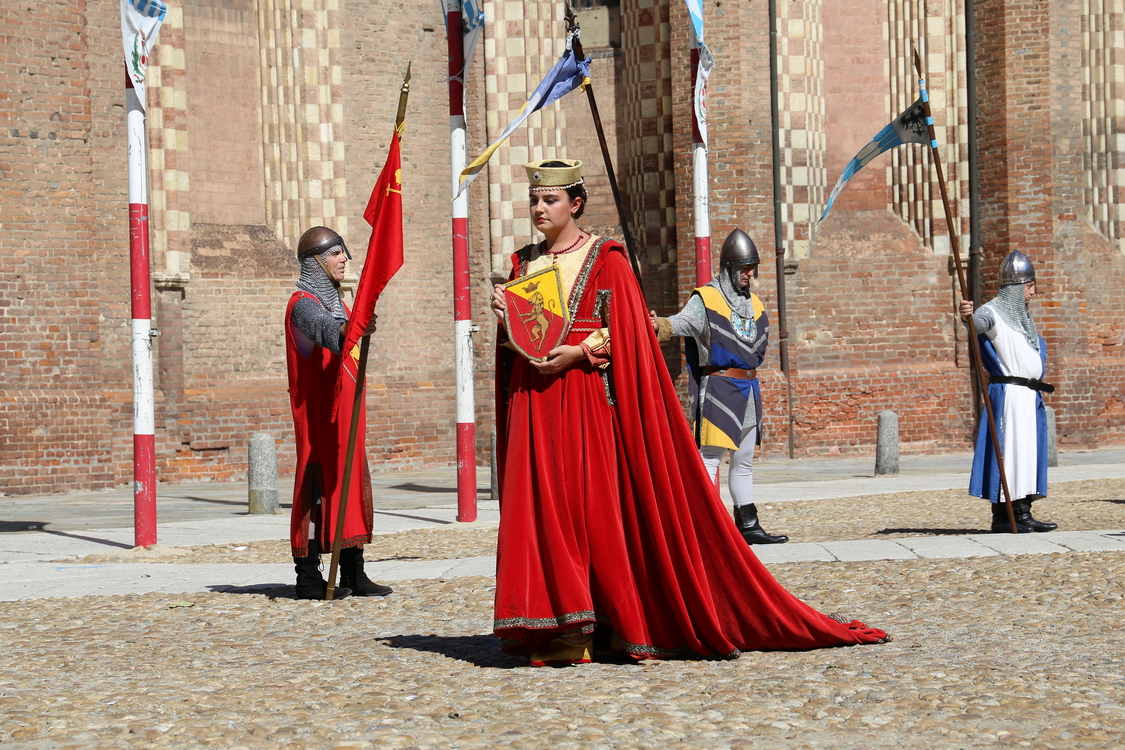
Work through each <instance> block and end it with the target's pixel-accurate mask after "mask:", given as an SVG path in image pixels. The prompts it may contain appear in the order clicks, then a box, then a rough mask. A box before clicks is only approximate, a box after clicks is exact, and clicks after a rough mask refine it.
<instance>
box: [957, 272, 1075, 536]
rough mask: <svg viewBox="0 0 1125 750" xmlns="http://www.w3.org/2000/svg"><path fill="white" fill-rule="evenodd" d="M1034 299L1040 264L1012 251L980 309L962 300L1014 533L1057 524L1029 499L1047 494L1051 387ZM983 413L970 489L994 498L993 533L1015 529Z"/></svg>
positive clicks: (1056, 526)
mask: <svg viewBox="0 0 1125 750" xmlns="http://www.w3.org/2000/svg"><path fill="white" fill-rule="evenodd" d="M1034 296H1035V268H1034V266H1032V264H1031V261H1030V260H1029V259H1028V257H1027V256H1026V255H1024V254H1023V253H1021V252H1019V251H1018V250H1013V251H1012V252H1011V253H1009V254H1008V257H1006V258H1005V259H1004V262H1003V263H1001V264H1000V291H999V292H998V293H997V294H996V296H995V297H993V298H992V300H991V301H989V302H988V303H986V304H984V305H981V307H980V309H979V310H977V311H976V312H974V311H973V303H972V302H971V301H969V300H964V301H962V302H961V319H962V320H964V321H965V322H968V321H969V319H970V318H971V319H972V321H973V328H974V329H975V331H976V334H977V337H978V339H979V341H980V352H981V360H982V364H983V365H984V369H985V370H986V371H987V372H988V375H989V386H988V396H989V399H991V401H992V413H993V414H994V415H995V417H996V420H997V424H996V431H997V436H998V438H999V441H1000V450H1001V453H1002V455H1003V458H1004V474H1005V476H1006V477H1007V480H1008V489H1009V490H1011V493H1012V500H1013V503H1012V510H1013V512H1014V514H1015V519H1016V531H1017V533H1020V534H1025V533H1028V532H1032V531H1054V530H1055V529H1057V528H1058V525H1057V524H1053V523H1046V522H1043V521H1038V520H1036V519H1035V518H1033V517H1032V515H1031V504H1032V503H1033V502H1034V501H1036V500H1038V499H1040V498H1043V497H1045V496H1046V494H1047V416H1046V411H1045V410H1044V408H1043V394H1044V393H1051V392H1052V391H1054V390H1055V389H1054V386H1051V385H1050V384H1048V383H1044V382H1043V379H1042V378H1043V374H1044V371H1045V369H1046V364H1047V346H1046V344H1045V342H1044V341H1043V337H1042V336H1040V335H1039V333H1038V332H1037V331H1036V329H1035V321H1033V320H1032V319H1031V315H1030V314H1029V313H1028V309H1027V303H1028V301H1029V300H1031V298H1032V297H1034ZM987 420H988V418H987V415H986V414H985V413H984V412H983V411H982V412H981V419H980V424H979V425H978V429H977V441H976V453H975V454H974V455H973V472H972V476H971V477H970V479H969V494H970V495H975V496H976V497H982V498H985V499H987V500H989V501H991V502H992V530H993V531H994V532H998V533H1011V531H1012V527H1011V523H1010V522H1009V520H1008V511H1007V508H1005V507H1004V505H1003V503H1002V502H1001V501H1002V500H1003V492H1002V490H1001V489H1000V469H999V466H998V465H997V461H996V455H995V452H994V451H993V448H992V439H991V437H990V436H989V430H988V421H987Z"/></svg>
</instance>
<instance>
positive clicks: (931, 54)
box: [886, 0, 969, 254]
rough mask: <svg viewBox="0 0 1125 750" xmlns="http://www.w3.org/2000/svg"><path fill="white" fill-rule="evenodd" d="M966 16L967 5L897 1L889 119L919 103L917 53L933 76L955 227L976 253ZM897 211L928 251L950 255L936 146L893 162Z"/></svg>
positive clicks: (901, 153)
mask: <svg viewBox="0 0 1125 750" xmlns="http://www.w3.org/2000/svg"><path fill="white" fill-rule="evenodd" d="M964 28H965V14H964V6H963V3H961V2H959V0H942V2H937V3H935V2H930V3H927V2H925V0H894V1H893V2H890V3H888V4H887V23H886V30H887V68H888V71H889V76H888V77H889V81H890V90H889V92H888V94H887V118H888V121H889V120H890V119H891V118H894V117H897V116H898V114H899V113H900V112H902V111H903V110H905V109H906V108H907V107H909V106H910V104H911V103H913V102H914V101H915V100H916V99H917V98H918V96H919V94H920V92H919V90H918V74H917V72H916V71H915V68H914V58H913V50H914V49H915V48H917V51H918V54H919V55H920V56H921V59H922V71H923V74H924V75H925V76H926V88H927V90H928V92H929V96H930V110H931V112H932V113H933V117H934V131H935V135H936V137H937V142H938V152H939V154H940V157H941V160H942V169H943V170H944V172H945V179H946V189H947V191H948V197H949V204H950V209H951V210H952V211H953V213H954V216H953V219H954V226H955V227H958V229H957V231H958V232H959V237H958V239H959V240H960V243H961V247H962V248H964V249H966V250H967V248H968V245H969V237H968V230H969V220H968V216H969V206H968V145H967V141H968V130H967V127H968V126H967V120H966V116H965V106H966V89H965V52H964ZM886 170H887V182H888V185H889V186H890V196H889V206H890V208H891V210H892V211H894V212H895V213H896V214H898V215H899V216H900V217H901V218H902V220H903V221H905V222H906V223H908V224H909V225H910V226H911V227H913V229H914V231H915V232H917V233H918V236H919V237H921V238H922V241H923V242H924V243H925V245H926V247H929V248H930V249H932V250H934V251H935V252H938V253H940V254H948V253H949V249H950V247H951V245H950V242H949V229H948V224H947V222H946V217H945V209H944V206H943V205H942V201H941V194H940V192H939V189H938V186H937V174H936V170H935V168H934V164H933V155H932V153H931V150H930V148H929V147H928V146H921V145H917V146H915V145H908V146H906V147H904V148H897V149H894V150H893V151H891V153H890V154H888V155H887V167H886Z"/></svg>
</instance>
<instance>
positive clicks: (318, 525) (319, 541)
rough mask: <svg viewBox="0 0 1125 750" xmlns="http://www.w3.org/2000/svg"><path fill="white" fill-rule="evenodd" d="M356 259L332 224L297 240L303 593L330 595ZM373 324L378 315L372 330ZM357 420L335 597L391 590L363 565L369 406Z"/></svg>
mask: <svg viewBox="0 0 1125 750" xmlns="http://www.w3.org/2000/svg"><path fill="white" fill-rule="evenodd" d="M350 259H351V253H349V252H348V248H347V246H346V245H345V244H344V240H343V238H342V237H340V235H339V234H337V233H336V232H335V231H333V230H332V229H329V228H328V227H313V228H312V229H310V230H308V231H307V232H305V233H304V234H303V235H302V236H301V240H300V243H299V244H298V246H297V260H299V261H300V263H301V276H300V278H299V279H298V280H297V290H296V291H295V292H293V296H292V297H290V299H289V306H288V308H287V309H286V311H285V358H286V364H287V365H288V370H289V403H290V406H291V407H292V409H293V428H294V429H293V431H294V437H295V441H296V449H297V470H296V472H295V476H294V486H293V515H292V519H291V522H290V542H291V545H292V548H293V563H294V565H295V567H296V571H297V598H298V599H323V598H324V596H325V590H326V588H327V585H328V584H327V582H326V581H325V580H324V577H323V576H322V575H321V573H320V553H321V551H328V550H330V549H331V547H332V542H333V535H334V534H335V531H336V514H337V510H338V508H339V503H340V494H341V490H342V489H343V484H344V463H345V453H346V451H347V443H348V428H349V427H350V425H349V424H346V423H345V420H337V421H335V422H333V421H332V406H333V398H334V394H335V388H336V379H337V377H338V375H339V372H340V350H341V348H342V346H343V341H344V331H345V329H346V326H347V322H348V308H347V307H346V306H345V305H344V303H343V301H342V300H341V299H340V291H339V289H340V282H341V281H342V280H343V278H344V270H345V268H346V264H347V261H348V260H350ZM373 331H374V318H372V325H371V326H369V330H368V331H367V333H372V332H373ZM359 419H360V423H359V431H358V436H359V439H358V440H356V444H355V454H354V458H353V465H354V466H355V467H356V470H355V471H353V472H352V475H351V481H350V483H349V491H348V493H349V494H348V497H349V498H350V501H349V503H348V506H349V510H348V512H347V513H346V514H345V518H344V533H343V535H342V537H343V541H342V546H341V553H340V583H341V586H340V587H338V588H337V589H336V590H335V592H334V598H336V599H342V598H344V597H345V596H348V595H349V594H354V595H358V596H384V595H386V594H389V593H391V589H390V588H389V587H387V586H380V585H379V584H377V583H373V582H372V581H371V580H369V579H368V578H367V576H366V575H365V574H364V572H363V545H364V544H367V543H369V542H370V541H371V530H372V515H373V507H372V502H371V475H370V473H369V472H368V468H367V456H366V455H365V453H364V441H363V434H364V431H365V428H366V419H365V412H364V410H360V417H359Z"/></svg>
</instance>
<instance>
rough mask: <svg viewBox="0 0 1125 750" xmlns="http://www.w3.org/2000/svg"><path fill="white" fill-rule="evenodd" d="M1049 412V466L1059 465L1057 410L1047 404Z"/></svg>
mask: <svg viewBox="0 0 1125 750" xmlns="http://www.w3.org/2000/svg"><path fill="white" fill-rule="evenodd" d="M1043 408H1044V409H1046V410H1047V466H1058V465H1059V434H1058V432H1056V430H1055V410H1054V409H1052V408H1051V407H1049V406H1047V405H1046V404H1044V405H1043Z"/></svg>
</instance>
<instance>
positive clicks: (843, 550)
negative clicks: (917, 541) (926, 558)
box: [821, 539, 918, 562]
mask: <svg viewBox="0 0 1125 750" xmlns="http://www.w3.org/2000/svg"><path fill="white" fill-rule="evenodd" d="M821 546H822V547H824V549H825V550H826V551H827V552H828V554H830V555H832V556H833V557H834V558H835V559H837V560H841V561H846V562H852V561H858V560H915V559H917V558H918V555H916V554H914V553H913V552H912V551H911V550H910V549H908V548H907V547H904V546H902V545H901V544H899V543H898V542H891V541H883V540H879V539H876V540H858V541H852V542H821Z"/></svg>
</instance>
